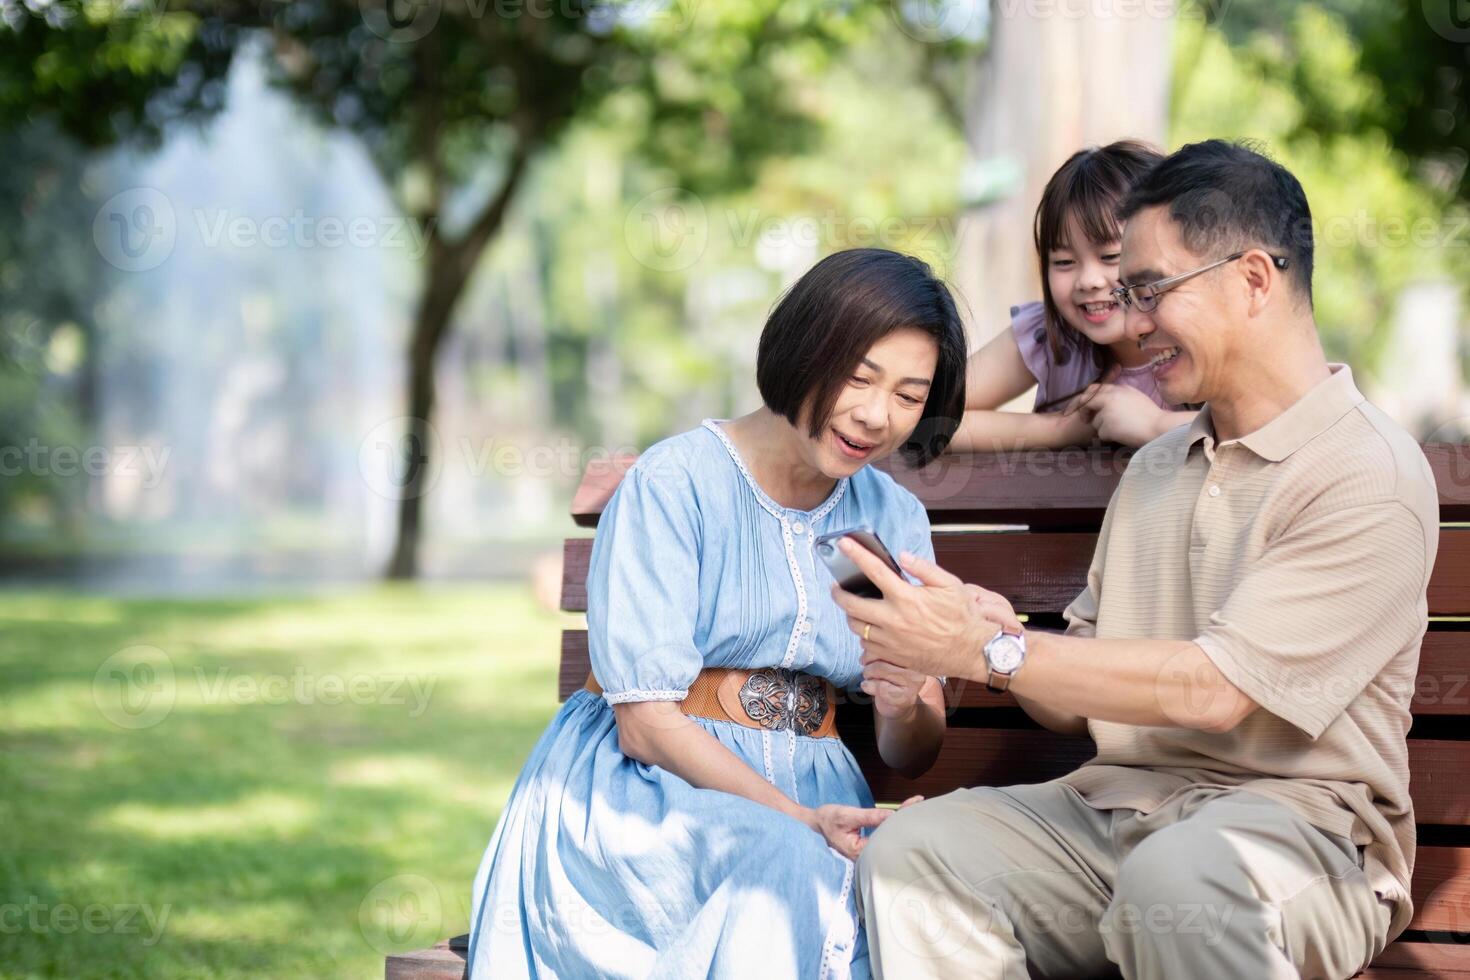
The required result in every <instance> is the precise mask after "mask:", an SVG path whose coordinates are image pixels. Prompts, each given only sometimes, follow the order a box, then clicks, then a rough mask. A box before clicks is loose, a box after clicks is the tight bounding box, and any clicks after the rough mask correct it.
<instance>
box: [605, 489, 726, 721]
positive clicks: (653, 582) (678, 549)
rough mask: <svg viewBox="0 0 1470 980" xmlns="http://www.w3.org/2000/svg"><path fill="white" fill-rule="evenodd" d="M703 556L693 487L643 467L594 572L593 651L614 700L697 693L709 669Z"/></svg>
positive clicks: (612, 519) (617, 500)
mask: <svg viewBox="0 0 1470 980" xmlns="http://www.w3.org/2000/svg"><path fill="white" fill-rule="evenodd" d="M641 462H643V461H640V463H641ZM699 553H700V524H699V520H698V508H697V505H696V501H695V499H694V492H693V487H692V486H691V485H690V484H689V483H688V482H684V483H683V484H682V485H681V484H680V482H679V480H678V477H677V476H676V475H675V474H672V473H665V472H663V471H660V472H659V473H658V474H656V475H655V474H651V473H650V472H648V471H647V469H646V468H644V467H643V466H641V465H638V464H635V465H634V467H633V468H632V469H630V470H629V471H628V473H627V475H626V476H624V477H623V481H622V483H620V484H619V485H618V489H617V491H616V492H615V493H614V494H613V496H612V499H611V500H610V501H608V504H607V507H606V508H605V509H604V510H603V512H602V518H601V519H600V520H599V521H598V524H597V535H596V537H595V538H594V539H593V542H592V560H591V563H590V566H589V568H588V570H587V645H588V652H589V654H590V657H591V660H592V673H593V675H594V676H596V678H597V682H598V683H599V684H600V685H601V686H602V689H603V697H604V698H605V699H606V700H607V702H608V703H609V704H622V703H624V702H628V701H682V700H683V699H684V698H685V696H687V695H688V693H689V685H690V683H691V682H692V681H693V680H694V678H695V676H697V675H698V673H699V671H700V669H701V668H702V667H703V666H704V657H703V655H702V654H701V653H700V652H699V648H698V647H697V646H696V645H695V642H694V634H695V629H696V626H697V622H698V614H699Z"/></svg>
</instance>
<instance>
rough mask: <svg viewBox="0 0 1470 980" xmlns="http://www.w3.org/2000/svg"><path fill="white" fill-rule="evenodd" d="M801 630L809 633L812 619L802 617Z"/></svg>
mask: <svg viewBox="0 0 1470 980" xmlns="http://www.w3.org/2000/svg"><path fill="white" fill-rule="evenodd" d="M801 631H802V632H803V633H810V632H811V631H812V621H811V620H810V619H803V620H802V621H801Z"/></svg>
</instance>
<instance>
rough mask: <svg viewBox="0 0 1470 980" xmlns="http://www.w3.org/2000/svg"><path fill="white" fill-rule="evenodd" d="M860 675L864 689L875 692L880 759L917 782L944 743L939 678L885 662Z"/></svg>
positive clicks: (941, 694)
mask: <svg viewBox="0 0 1470 980" xmlns="http://www.w3.org/2000/svg"><path fill="white" fill-rule="evenodd" d="M903 675H908V676H907V677H905V676H903ZM863 676H864V680H863V690H864V691H867V692H868V693H873V692H875V691H876V692H877V693H876V694H874V697H873V722H874V726H875V729H876V733H877V741H878V755H879V757H880V758H882V760H883V761H884V763H886V764H887V765H888V766H889V767H890V768H892V769H896V770H898V771H899V772H901V773H903V775H904V776H906V777H908V778H909V779H917V778H918V777H919V776H922V775H923V774H924V773H926V772H928V771H929V768H930V767H931V766H933V765H934V760H935V759H937V758H938V757H939V745H940V743H941V742H943V741H944V727H945V721H944V716H945V704H944V688H943V687H941V686H940V684H939V678H937V677H929V676H927V675H924V674H916V673H914V672H913V671H908V670H904V669H903V668H902V667H895V666H893V665H892V664H887V663H884V664H872V665H870V666H869V667H868V669H867V670H865V671H864V672H863ZM915 688H917V690H915Z"/></svg>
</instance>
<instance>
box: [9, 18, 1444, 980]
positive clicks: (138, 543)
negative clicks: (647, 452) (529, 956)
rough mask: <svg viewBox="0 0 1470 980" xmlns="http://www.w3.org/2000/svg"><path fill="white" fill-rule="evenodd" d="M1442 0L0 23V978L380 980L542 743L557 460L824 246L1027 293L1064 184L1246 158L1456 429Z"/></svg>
mask: <svg viewBox="0 0 1470 980" xmlns="http://www.w3.org/2000/svg"><path fill="white" fill-rule="evenodd" d="M1467 54H1470V20H1467V19H1465V18H1464V17H1463V16H1462V15H1461V12H1460V5H1459V4H1458V3H1457V2H1456V0H1320V2H1296V0H993V2H988V3H987V2H985V0H360V2H357V0H294V2H277V0H252V2H232V0H219V2H203V0H198V2H175V0H0V778H3V786H4V791H3V793H0V827H4V828H5V830H6V833H4V834H0V975H3V976H15V977H41V976H65V977H104V976H108V977H110V976H129V977H131V976H237V975H238V976H244V975H256V976H305V975H308V974H310V975H323V974H325V975H374V974H378V973H379V972H380V971H381V960H382V956H383V955H384V953H386V952H389V951H393V950H399V949H408V948H415V947H420V946H426V945H429V944H431V943H432V942H434V941H435V940H437V939H439V938H441V937H443V936H447V935H450V934H452V933H457V932H461V931H463V930H464V928H465V924H466V922H467V919H468V905H469V884H470V878H471V876H472V875H473V872H474V870H475V866H476V863H477V862H478V859H479V856H480V853H481V850H482V849H483V847H484V845H485V843H486V841H487V839H488V837H489V834H490V831H491V829H492V828H493V826H494V822H495V819H496V816H497V814H498V811H499V807H500V804H501V803H502V801H503V800H504V798H505V796H506V795H507V793H508V792H509V789H510V785H511V783H512V781H513V780H514V778H515V774H516V772H517V771H518V768H519V766H520V764H521V762H522V761H523V759H524V758H525V755H526V753H527V752H529V750H530V747H531V744H532V743H533V742H534V740H535V738H536V736H537V734H538V733H539V732H540V730H541V728H542V727H543V726H544V724H545V722H546V720H547V719H548V718H549V717H550V715H551V713H552V712H553V711H554V710H555V706H556V699H555V684H554V675H555V667H556V658H557V642H558V636H559V631H560V629H561V627H562V626H563V625H564V623H563V620H564V619H567V618H569V617H565V616H563V615H562V614H560V613H557V612H555V611H554V610H555V606H556V596H555V593H556V587H557V583H558V580H559V568H558V564H557V563H558V561H559V558H558V556H559V542H560V539H561V538H563V537H565V536H566V535H567V534H568V532H569V531H570V530H571V523H570V520H569V518H568V516H567V507H568V503H569V501H570V498H571V493H572V491H573V489H574V488H575V486H576V483H577V480H578V477H579V476H580V474H581V472H582V471H583V469H584V468H585V467H586V465H587V464H588V463H589V462H594V461H596V460H599V459H603V458H606V457H607V456H609V455H611V454H616V453H622V452H630V451H636V450H637V449H638V448H640V447H643V446H646V445H648V444H649V443H651V442H653V441H656V440H657V439H659V438H661V437H663V436H665V435H669V434H672V433H674V432H677V431H681V430H683V429H686V428H689V427H691V426H693V425H696V424H697V423H698V422H699V420H700V419H702V418H704V417H707V416H716V417H728V416H731V415H734V414H738V413H741V412H744V411H747V410H749V409H751V408H753V407H754V406H755V405H756V404H757V398H756V393H755V386H754V380H753V377H754V359H755V341H756V338H757V336H758V333H759V330H760V327H761V325H762V322H763V318H764V315H765V312H766V310H767V309H768V308H769V306H770V305H771V303H772V301H773V300H774V299H775V298H776V296H777V295H778V294H779V292H780V290H781V289H782V288H783V287H784V286H785V285H786V284H788V283H789V282H791V281H792V280H793V279H794V278H795V277H796V276H798V275H799V274H800V273H801V272H802V271H804V270H805V269H806V268H807V267H808V266H809V265H810V264H811V263H812V262H814V261H815V260H816V259H818V258H819V257H821V256H822V255H824V254H827V253H828V252H831V251H834V250H837V249H841V248H847V247H855V246H873V245H877V246H883V247H888V248H894V249H898V250H901V251H905V252H910V253H913V254H917V255H920V256H922V257H923V258H925V259H927V260H928V261H930V262H931V263H932V264H933V265H935V267H936V268H938V269H939V270H940V271H941V272H942V273H943V274H944V275H945V276H946V277H948V278H949V279H950V281H951V282H952V283H954V285H955V287H956V289H957V290H958V291H959V293H960V295H961V299H962V303H963V307H964V308H965V310H966V313H967V317H968V320H969V328H970V334H971V343H972V345H977V346H978V345H979V344H980V343H982V342H983V341H984V340H986V339H988V337H990V336H991V335H993V334H994V333H995V332H996V331H998V330H999V329H1002V328H1003V327H1004V325H1005V323H1006V321H1007V316H1008V313H1007V311H1008V308H1009V306H1010V305H1011V304H1013V303H1016V302H1020V301H1023V300H1026V299H1032V298H1036V296H1037V279H1036V276H1037V272H1036V268H1035V262H1034V255H1033V250H1032V246H1031V241H1030V219H1031V213H1032V211H1033V209H1034V207H1035V204H1036V201H1037V198H1038V196H1039V194H1040V190H1041V187H1042V185H1043V184H1044V183H1045V181H1046V179H1047V177H1048V176H1049V175H1050V173H1051V171H1052V170H1053V169H1054V168H1055V167H1056V166H1057V165H1058V164H1059V163H1060V162H1061V161H1062V160H1063V159H1065V157H1066V156H1067V155H1069V154H1070V153H1071V152H1072V151H1073V150H1075V149H1077V148H1078V147H1080V146H1082V145H1084V144H1088V143H1094V144H1095V143H1103V142H1107V141H1110V140H1112V139H1115V138H1119V137H1123V136H1137V137H1142V138H1144V139H1148V140H1151V141H1154V142H1156V143H1159V144H1160V145H1162V146H1165V147H1166V148H1173V147H1176V146H1178V145H1180V144H1182V143H1185V142H1189V141H1191V140H1196V139H1202V138H1207V137H1215V136H1220V137H1232V138H1234V137H1240V138H1253V139H1258V140H1262V141H1264V143H1265V144H1266V146H1267V148H1268V149H1269V151H1270V152H1271V153H1272V154H1273V155H1274V156H1276V157H1277V158H1278V159H1279V160H1281V161H1282V162H1283V163H1284V164H1286V165H1287V166H1288V167H1289V168H1291V169H1292V170H1293V171H1294V172H1295V173H1296V174H1297V175H1298V176H1299V177H1300V178H1301V180H1302V182H1303V184H1304V185H1305V187H1306V190H1307V193H1308V196H1309V198H1310V201H1311V205H1312V209H1313V213H1314V217H1315V222H1316V226H1315V231H1316V235H1317V248H1318V253H1317V254H1318V260H1317V273H1316V309H1317V316H1318V321H1319V323H1320V325H1321V329H1322V332H1323V336H1324V339H1325V342H1326V344H1327V347H1328V349H1329V353H1330V354H1331V355H1332V356H1333V357H1334V358H1335V359H1338V360H1344V361H1347V362H1349V363H1351V364H1352V365H1353V367H1354V370H1355V372H1356V373H1357V374H1358V376H1359V378H1360V383H1361V384H1362V385H1363V387H1364V388H1365V389H1366V390H1367V391H1368V392H1369V394H1370V397H1372V398H1373V399H1374V400H1375V401H1377V402H1378V403H1379V404H1380V405H1381V406H1382V407H1383V408H1385V409H1386V410H1387V411H1388V412H1389V413H1390V414H1391V415H1393V416H1394V417H1395V418H1397V419H1398V420H1399V421H1400V422H1401V423H1402V424H1404V425H1405V426H1406V427H1408V428H1410V429H1411V430H1413V431H1415V432H1416V433H1417V434H1418V435H1419V436H1420V437H1421V438H1431V437H1433V438H1453V439H1458V438H1460V437H1461V436H1462V435H1463V434H1464V432H1465V426H1464V423H1463V420H1464V419H1465V418H1466V417H1467V416H1470V396H1467V393H1466V391H1465V389H1464V382H1463V373H1464V362H1465V354H1466V350H1465V339H1464V338H1465V320H1466V316H1465V307H1464V297H1465V291H1466V287H1467V285H1470V207H1467V199H1470V178H1467V172H1466V169H1467V168H1466V164H1467V160H1470V156H1467V153H1470V119H1467V111H1470V110H1467V102H1466V92H1465V86H1466V81H1467V79H1466V71H1467Z"/></svg>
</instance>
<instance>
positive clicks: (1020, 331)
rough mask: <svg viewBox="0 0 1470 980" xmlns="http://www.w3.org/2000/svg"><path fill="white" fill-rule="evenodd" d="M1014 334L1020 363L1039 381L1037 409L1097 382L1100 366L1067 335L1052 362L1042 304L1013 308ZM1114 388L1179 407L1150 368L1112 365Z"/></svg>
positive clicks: (1171, 408)
mask: <svg viewBox="0 0 1470 980" xmlns="http://www.w3.org/2000/svg"><path fill="white" fill-rule="evenodd" d="M1011 333H1012V334H1014V335H1015V337H1016V346H1017V347H1019V348H1020V349H1021V360H1023V361H1025V362H1026V369H1027V370H1028V371H1030V372H1031V374H1032V375H1033V376H1034V377H1035V378H1036V406H1035V407H1037V408H1038V409H1039V408H1040V406H1041V405H1044V404H1046V403H1047V402H1049V401H1051V400H1052V399H1054V398H1061V397H1062V396H1063V395H1070V394H1073V393H1075V392H1078V391H1080V390H1082V389H1083V388H1085V387H1087V386H1088V385H1090V384H1092V383H1093V382H1094V381H1096V380H1097V378H1098V370H1097V365H1096V364H1095V363H1094V362H1093V360H1092V352H1091V351H1090V350H1088V349H1087V347H1085V346H1084V345H1083V344H1082V343H1081V342H1079V341H1077V340H1076V339H1075V337H1076V335H1075V334H1074V333H1073V332H1072V331H1070V330H1069V331H1067V334H1066V335H1067V342H1066V343H1065V344H1064V345H1063V346H1062V356H1061V359H1060V360H1052V355H1051V347H1050V346H1049V345H1048V344H1047V342H1046V307H1044V306H1043V305H1042V304H1041V303H1039V302H1033V303H1022V304H1021V305H1020V306H1013V307H1011ZM1108 375H1109V376H1108V380H1109V381H1111V382H1112V383H1113V384H1120V385H1127V386H1128V387H1130V388H1137V389H1138V390H1139V391H1141V392H1143V393H1144V394H1145V395H1147V396H1148V397H1149V398H1150V400H1152V401H1153V403H1154V404H1155V405H1157V406H1159V407H1160V408H1164V409H1168V410H1169V411H1174V410H1175V409H1176V408H1177V406H1174V405H1170V404H1169V403H1168V402H1166V401H1164V396H1163V395H1161V394H1159V385H1158V382H1156V381H1155V380H1154V373H1153V371H1152V370H1151V369H1150V368H1149V366H1148V365H1147V364H1145V365H1143V366H1141V367H1131V368H1125V367H1118V366H1117V365H1116V364H1115V365H1113V367H1112V369H1111V370H1110V371H1109V372H1108ZM1065 405H1066V402H1063V403H1062V404H1060V405H1054V406H1052V407H1051V408H1049V409H1046V411H1049V412H1060V411H1061V410H1062V408H1063V407H1065Z"/></svg>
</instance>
